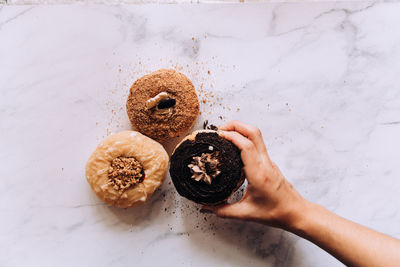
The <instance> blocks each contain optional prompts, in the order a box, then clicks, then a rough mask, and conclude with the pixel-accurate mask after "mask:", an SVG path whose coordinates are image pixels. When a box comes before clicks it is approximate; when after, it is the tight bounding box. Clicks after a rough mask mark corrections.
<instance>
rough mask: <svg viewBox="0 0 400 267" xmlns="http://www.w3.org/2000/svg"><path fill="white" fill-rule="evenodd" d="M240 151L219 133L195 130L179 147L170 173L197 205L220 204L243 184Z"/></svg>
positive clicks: (173, 158)
mask: <svg viewBox="0 0 400 267" xmlns="http://www.w3.org/2000/svg"><path fill="white" fill-rule="evenodd" d="M242 168H243V163H242V160H241V158H240V150H239V149H238V148H237V147H236V146H235V145H234V144H233V143H232V142H230V141H228V140H226V139H224V138H222V137H221V136H219V135H218V133H217V132H216V131H211V130H201V131H195V132H193V133H192V134H190V135H189V136H187V137H185V139H183V140H182V142H181V143H180V144H178V145H177V147H176V148H175V151H174V152H173V154H172V156H171V166H170V169H169V173H170V174H171V178H172V181H173V183H174V186H175V188H176V190H177V191H178V193H179V194H180V195H181V196H183V197H186V198H187V199H190V200H192V201H194V202H196V203H200V204H205V205H215V204H219V203H221V202H223V201H225V200H226V199H228V198H229V196H230V195H231V194H232V193H233V192H234V191H236V190H237V189H238V188H239V187H240V186H241V185H242V184H243V182H244V176H243V172H242Z"/></svg>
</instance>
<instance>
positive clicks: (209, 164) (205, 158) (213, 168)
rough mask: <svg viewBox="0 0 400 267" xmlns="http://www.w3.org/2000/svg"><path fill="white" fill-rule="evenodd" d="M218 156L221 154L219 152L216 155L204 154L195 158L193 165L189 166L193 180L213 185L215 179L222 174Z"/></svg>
mask: <svg viewBox="0 0 400 267" xmlns="http://www.w3.org/2000/svg"><path fill="white" fill-rule="evenodd" d="M218 155H219V152H218V151H217V152H215V153H202V154H201V156H196V157H193V158H192V161H191V163H190V164H188V167H189V169H190V171H191V173H192V179H194V180H196V181H198V182H199V181H203V182H205V183H207V184H211V183H212V181H213V179H215V177H217V176H218V175H219V174H220V173H221V171H220V170H219V169H218V164H219V160H218Z"/></svg>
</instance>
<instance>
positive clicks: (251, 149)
mask: <svg viewBox="0 0 400 267" xmlns="http://www.w3.org/2000/svg"><path fill="white" fill-rule="evenodd" d="M219 135H220V136H221V137H222V138H225V139H227V140H229V141H231V142H232V143H233V144H234V145H235V146H237V147H238V148H239V149H240V151H241V158H242V161H243V164H244V165H245V166H251V163H252V162H255V160H256V157H257V149H256V147H255V145H254V144H253V142H251V141H250V140H249V139H247V138H246V137H244V136H243V135H241V134H239V133H237V132H225V131H219Z"/></svg>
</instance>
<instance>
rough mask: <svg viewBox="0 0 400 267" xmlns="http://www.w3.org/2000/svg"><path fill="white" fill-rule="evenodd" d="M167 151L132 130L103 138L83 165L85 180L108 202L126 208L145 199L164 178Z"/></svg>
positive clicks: (166, 165)
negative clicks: (84, 166)
mask: <svg viewBox="0 0 400 267" xmlns="http://www.w3.org/2000/svg"><path fill="white" fill-rule="evenodd" d="M168 161H169V159H168V154H167V152H166V151H165V149H164V148H163V147H162V145H161V144H159V143H157V142H156V141H154V140H152V139H150V138H149V137H146V136H144V135H142V134H141V133H139V132H135V131H123V132H119V133H116V134H113V135H111V136H109V137H108V138H106V139H105V140H103V141H102V142H101V143H100V144H99V145H98V146H97V148H96V150H95V151H94V152H93V154H92V155H91V156H90V158H89V160H88V162H87V164H86V179H87V181H88V182H89V184H90V186H91V188H92V190H93V192H94V193H95V194H96V195H97V197H98V198H100V199H101V200H102V201H104V202H105V203H107V204H108V205H111V206H115V207H119V208H129V207H133V206H137V205H140V204H143V203H144V202H146V201H147V200H148V199H149V198H150V197H151V196H152V194H153V193H154V191H155V190H156V189H157V188H159V187H160V186H161V184H162V182H163V181H164V179H165V175H166V173H167V169H168Z"/></svg>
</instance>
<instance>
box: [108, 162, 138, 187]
mask: <svg viewBox="0 0 400 267" xmlns="http://www.w3.org/2000/svg"><path fill="white" fill-rule="evenodd" d="M143 179H144V171H143V167H142V165H141V164H140V162H139V161H137V160H136V159H135V158H134V157H118V158H115V159H113V160H112V162H111V166H110V167H109V169H108V183H109V184H111V185H112V186H113V188H114V189H116V190H118V191H122V190H125V189H127V188H129V187H131V186H133V185H136V184H138V183H141V182H142V181H143Z"/></svg>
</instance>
